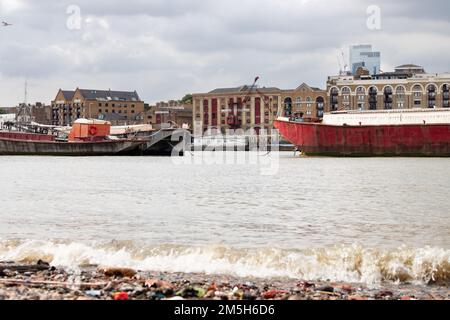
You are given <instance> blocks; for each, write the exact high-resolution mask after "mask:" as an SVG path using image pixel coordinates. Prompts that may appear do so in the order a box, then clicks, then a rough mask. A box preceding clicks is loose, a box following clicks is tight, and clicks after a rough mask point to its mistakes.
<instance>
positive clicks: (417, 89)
mask: <svg viewBox="0 0 450 320" xmlns="http://www.w3.org/2000/svg"><path fill="white" fill-rule="evenodd" d="M412 92H413V99H414V102H413V105H414V106H415V107H419V108H420V107H421V106H422V87H421V86H420V85H418V84H417V85H415V86H414V87H413V88H412Z"/></svg>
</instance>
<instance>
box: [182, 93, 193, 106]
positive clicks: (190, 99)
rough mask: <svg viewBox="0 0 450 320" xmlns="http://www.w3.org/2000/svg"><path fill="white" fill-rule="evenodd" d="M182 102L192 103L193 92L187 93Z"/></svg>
mask: <svg viewBox="0 0 450 320" xmlns="http://www.w3.org/2000/svg"><path fill="white" fill-rule="evenodd" d="M181 102H182V103H184V104H192V94H187V95H185V96H184V97H183V98H182V99H181Z"/></svg>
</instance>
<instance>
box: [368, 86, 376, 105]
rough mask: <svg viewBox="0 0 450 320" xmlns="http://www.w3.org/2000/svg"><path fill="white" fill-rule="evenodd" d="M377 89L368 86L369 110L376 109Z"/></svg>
mask: <svg viewBox="0 0 450 320" xmlns="http://www.w3.org/2000/svg"><path fill="white" fill-rule="evenodd" d="M377 95H378V89H377V88H376V87H370V89H369V109H370V110H377V103H378V98H377Z"/></svg>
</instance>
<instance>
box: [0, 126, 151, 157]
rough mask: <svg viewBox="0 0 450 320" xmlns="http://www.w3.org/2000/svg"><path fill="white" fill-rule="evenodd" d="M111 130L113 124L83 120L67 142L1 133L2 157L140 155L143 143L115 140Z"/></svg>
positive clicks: (41, 135)
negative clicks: (111, 135) (138, 153)
mask: <svg viewBox="0 0 450 320" xmlns="http://www.w3.org/2000/svg"><path fill="white" fill-rule="evenodd" d="M110 130H111V124H110V123H109V122H106V121H99V120H86V119H79V120H77V121H76V122H75V123H74V125H73V127H72V129H71V131H70V134H69V137H68V140H67V141H58V140H57V139H55V137H54V136H53V135H44V134H34V133H33V134H32V133H21V132H15V131H10V132H0V155H61V156H107V155H131V154H135V153H137V152H139V151H140V147H141V146H142V144H143V141H140V140H133V139H114V138H112V137H110V136H109V134H110Z"/></svg>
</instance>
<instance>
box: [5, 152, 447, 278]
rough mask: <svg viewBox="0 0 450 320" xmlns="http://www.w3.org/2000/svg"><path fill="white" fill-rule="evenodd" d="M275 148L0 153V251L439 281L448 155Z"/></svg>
mask: <svg viewBox="0 0 450 320" xmlns="http://www.w3.org/2000/svg"><path fill="white" fill-rule="evenodd" d="M189 157H192V156H191V155H190V154H189V155H186V157H185V159H188V160H189ZM272 161H274V160H273V159H272ZM277 161H278V162H277V167H276V168H277V171H275V172H272V174H271V175H264V174H262V173H261V168H260V167H259V166H257V165H255V164H240V163H234V164H217V163H216V164H214V165H212V164H205V163H203V164H201V163H189V162H190V161H185V162H186V163H184V164H179V163H174V160H173V159H171V158H162V157H161V158H159V157H100V158H65V157H1V158H0V179H1V182H0V211H1V214H0V260H15V261H19V260H23V261H32V260H35V259H38V258H39V259H46V260H49V261H51V262H52V263H53V264H55V265H60V266H65V267H70V268H75V267H77V266H80V265H83V264H101V265H113V266H129V267H133V268H138V269H141V270H150V271H170V272H204V273H208V274H230V275H237V276H258V277H266V278H270V277H291V278H301V279H307V280H327V279H330V280H333V281H351V282H363V283H368V284H373V285H376V284H379V283H381V282H383V281H396V282H398V283H404V282H413V283H417V284H420V283H427V282H429V281H430V280H438V281H441V282H442V281H444V282H447V283H448V281H449V279H450V212H449V206H450V160H448V159H416V158H408V159H406V158H363V159H346V158H342V159H341V158H339V159H337V158H298V157H294V156H293V154H292V153H282V154H281V156H280V158H279V159H277Z"/></svg>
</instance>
